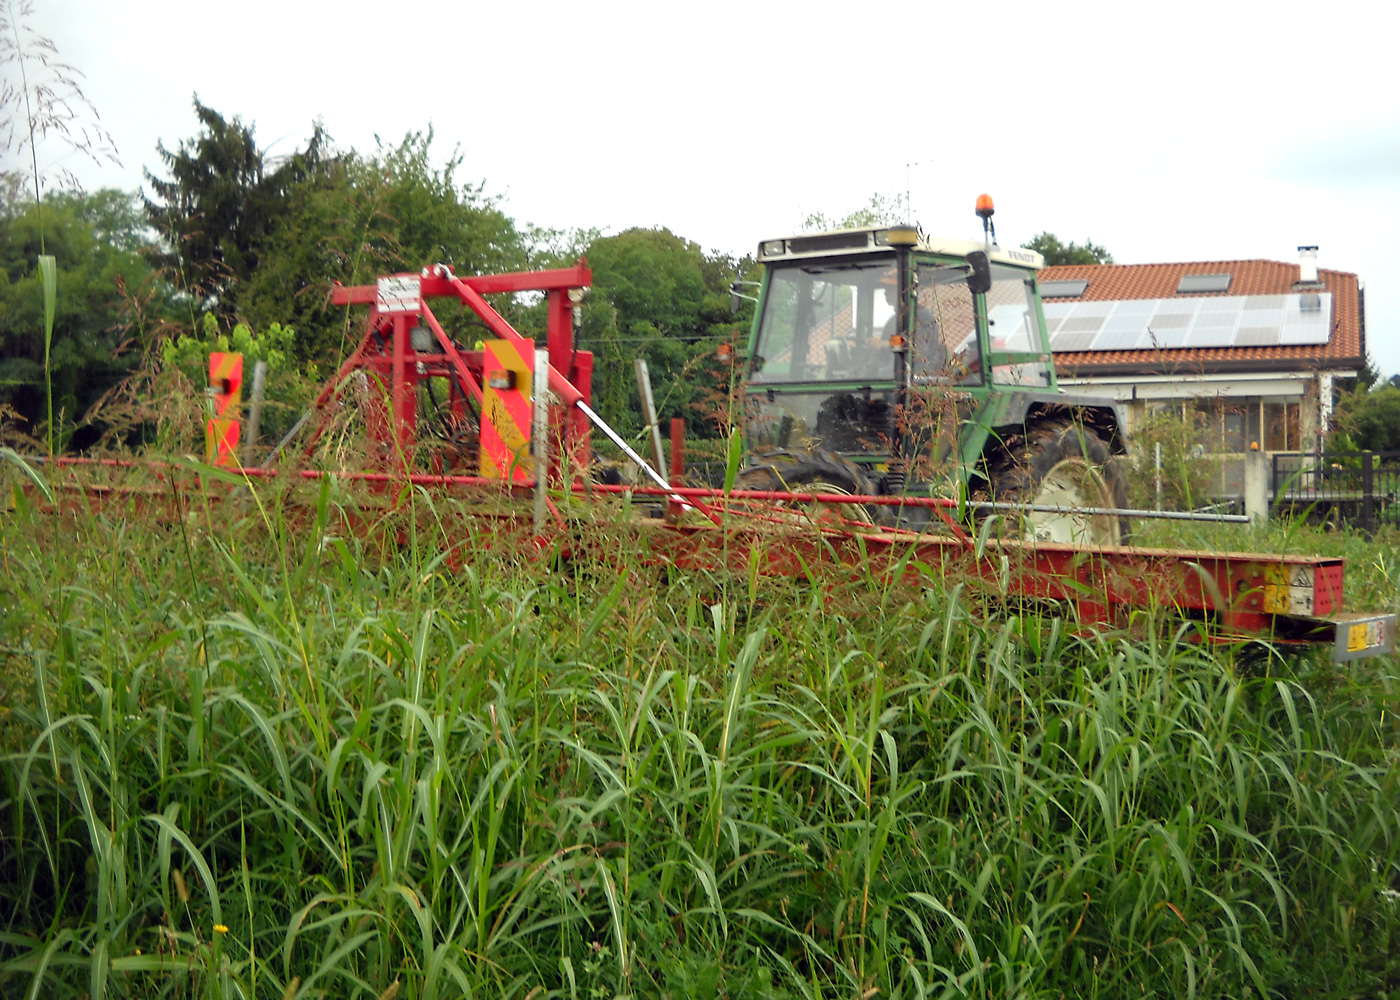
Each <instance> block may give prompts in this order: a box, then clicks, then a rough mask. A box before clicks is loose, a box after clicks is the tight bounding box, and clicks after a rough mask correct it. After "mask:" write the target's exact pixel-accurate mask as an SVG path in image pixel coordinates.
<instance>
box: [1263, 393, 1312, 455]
mask: <svg viewBox="0 0 1400 1000" xmlns="http://www.w3.org/2000/svg"><path fill="white" fill-rule="evenodd" d="M1302 447H1303V433H1302V421H1301V419H1300V417H1299V409H1298V404H1297V403H1265V404H1264V450H1265V451H1298V450H1300V449H1301V448H1302Z"/></svg>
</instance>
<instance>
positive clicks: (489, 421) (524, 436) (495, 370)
mask: <svg viewBox="0 0 1400 1000" xmlns="http://www.w3.org/2000/svg"><path fill="white" fill-rule="evenodd" d="M484 355H485V358H484V362H485V363H484V365H483V369H484V370H483V372H482V381H483V382H484V383H485V384H484V385H483V386H482V387H481V474H482V476H484V477H486V478H487V479H529V478H530V477H531V476H532V475H534V472H533V470H532V469H531V466H530V418H531V414H532V412H533V400H534V396H533V393H532V388H531V360H532V359H533V358H534V356H535V342H534V341H532V340H527V341H525V342H524V343H523V344H522V345H521V347H520V348H519V349H517V348H516V347H515V345H514V344H512V343H511V342H510V341H508V340H488V341H486V344H485V345H484Z"/></svg>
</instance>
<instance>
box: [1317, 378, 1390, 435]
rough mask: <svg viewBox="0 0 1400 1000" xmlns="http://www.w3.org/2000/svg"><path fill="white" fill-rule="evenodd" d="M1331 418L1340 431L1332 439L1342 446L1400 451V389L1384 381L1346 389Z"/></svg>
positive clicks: (1337, 430)
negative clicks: (1374, 386)
mask: <svg viewBox="0 0 1400 1000" xmlns="http://www.w3.org/2000/svg"><path fill="white" fill-rule="evenodd" d="M1332 422H1333V426H1334V427H1335V428H1336V434H1337V436H1336V437H1334V439H1333V442H1332V443H1333V446H1334V447H1338V448H1340V449H1341V450H1350V449H1352V448H1357V449H1361V450H1363V451H1400V389H1397V388H1396V387H1395V386H1393V385H1382V386H1381V387H1380V388H1379V389H1374V390H1371V391H1369V392H1368V391H1367V390H1366V389H1365V388H1357V389H1355V390H1354V391H1352V392H1348V393H1343V394H1342V395H1341V396H1340V397H1339V398H1338V400H1337V408H1336V410H1335V412H1334V414H1333V418H1332Z"/></svg>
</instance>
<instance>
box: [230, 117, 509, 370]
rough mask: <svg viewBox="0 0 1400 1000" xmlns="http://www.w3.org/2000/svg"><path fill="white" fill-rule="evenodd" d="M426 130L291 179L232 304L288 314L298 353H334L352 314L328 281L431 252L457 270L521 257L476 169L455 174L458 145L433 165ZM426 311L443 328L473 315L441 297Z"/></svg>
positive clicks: (323, 359) (328, 356)
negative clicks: (470, 176) (340, 305)
mask: <svg viewBox="0 0 1400 1000" xmlns="http://www.w3.org/2000/svg"><path fill="white" fill-rule="evenodd" d="M432 142H433V133H432V130H431V129H430V130H428V131H427V132H410V133H408V134H407V135H406V136H405V137H404V139H403V141H402V142H401V143H399V144H398V145H397V146H391V147H386V146H384V145H381V146H380V147H379V148H378V149H377V150H376V152H375V154H374V155H373V156H363V155H361V154H358V153H355V152H349V153H344V154H341V155H339V156H337V157H335V158H334V160H332V161H328V162H327V163H326V164H324V166H323V169H319V170H317V171H315V172H312V173H308V174H307V175H306V176H305V177H302V178H300V179H299V180H297V181H296V182H295V183H294V184H292V185H291V186H290V187H289V189H288V190H287V192H286V196H285V198H284V200H283V202H282V205H281V208H280V210H279V211H278V213H277V215H276V218H275V219H274V220H273V222H272V225H271V227H270V228H269V230H268V232H267V233H266V234H265V236H264V237H263V238H262V239H261V241H260V242H259V244H258V251H259V261H260V266H259V267H258V269H257V270H256V271H255V272H254V273H253V274H251V275H249V276H248V278H247V279H245V280H244V281H243V282H242V283H241V286H240V287H239V289H238V290H237V292H236V295H235V298H236V303H237V308H238V312H239V315H240V316H241V317H242V318H243V319H245V320H246V321H248V322H249V323H251V324H252V325H253V326H255V327H257V328H259V329H261V328H266V327H268V326H270V325H271V324H272V323H277V322H281V323H287V322H290V323H291V324H292V325H293V326H295V327H296V329H297V333H298V337H297V343H296V356H297V358H298V360H300V361H302V362H307V361H315V362H318V363H322V364H331V365H333V364H335V363H337V362H338V361H339V360H340V359H341V356H342V355H343V354H344V351H345V349H346V341H347V340H351V339H353V337H354V333H353V331H351V330H350V329H349V328H348V326H347V323H348V322H349V321H350V320H349V314H348V313H347V312H346V311H345V310H340V309H334V308H332V307H331V306H330V304H329V296H330V289H331V285H332V283H333V282H336V281H338V282H340V283H342V284H344V285H356V284H364V283H366V282H371V281H373V280H374V279H375V278H376V277H377V276H378V275H381V274H387V273H392V272H395V271H418V270H420V269H421V268H423V267H426V266H428V265H431V264H435V263H439V262H441V263H445V264H450V265H451V266H452V267H453V268H454V269H455V270H456V271H457V272H458V273H460V274H464V275H465V274H489V273H498V272H501V271H511V270H518V269H521V268H524V267H525V266H527V257H528V254H527V248H526V244H525V241H524V240H523V239H522V237H521V235H520V233H519V231H518V230H517V229H516V226H515V222H514V221H513V220H512V219H511V218H510V217H509V216H507V215H506V214H505V212H503V211H502V210H501V207H500V199H499V197H497V196H493V195H490V194H487V193H486V189H485V182H484V181H483V182H477V183H463V182H461V181H460V180H459V179H458V176H457V174H458V171H459V170H460V168H461V166H462V162H463V157H462V154H461V152H460V151H459V150H455V149H454V150H453V152H452V153H451V154H450V155H449V156H448V158H447V160H446V162H445V163H444V164H443V165H442V166H441V167H438V166H435V165H434V164H433V160H432ZM498 305H500V306H501V307H502V308H504V309H506V310H507V311H509V310H510V308H511V306H512V303H511V302H510V301H509V300H506V301H505V302H502V303H498ZM435 312H437V314H438V317H439V319H441V320H442V321H443V322H444V325H445V326H446V327H447V328H448V330H449V332H454V333H460V334H463V335H464V336H465V331H466V329H467V328H468V327H471V326H473V325H475V323H476V321H475V318H474V316H473V314H471V313H470V312H469V311H466V310H463V309H458V308H455V307H451V306H447V305H446V304H444V305H442V306H440V307H435Z"/></svg>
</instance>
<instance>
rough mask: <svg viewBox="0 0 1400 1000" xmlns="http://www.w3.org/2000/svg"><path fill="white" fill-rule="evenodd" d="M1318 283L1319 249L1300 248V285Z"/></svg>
mask: <svg viewBox="0 0 1400 1000" xmlns="http://www.w3.org/2000/svg"><path fill="white" fill-rule="evenodd" d="M1316 283H1317V247H1299V248H1298V284H1300V285H1313V284H1316Z"/></svg>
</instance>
